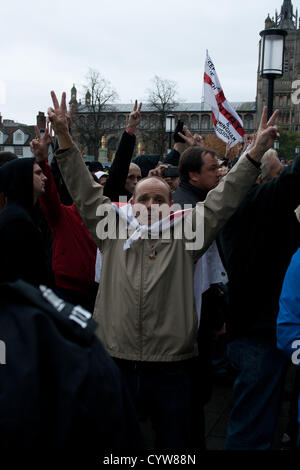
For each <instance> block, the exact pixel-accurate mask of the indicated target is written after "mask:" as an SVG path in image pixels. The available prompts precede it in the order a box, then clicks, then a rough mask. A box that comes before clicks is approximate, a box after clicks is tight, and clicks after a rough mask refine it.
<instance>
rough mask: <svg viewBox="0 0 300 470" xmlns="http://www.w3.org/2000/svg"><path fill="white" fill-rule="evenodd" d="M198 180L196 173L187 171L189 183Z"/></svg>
mask: <svg viewBox="0 0 300 470" xmlns="http://www.w3.org/2000/svg"><path fill="white" fill-rule="evenodd" d="M198 178H199V173H198V171H189V180H190V181H197V180H198Z"/></svg>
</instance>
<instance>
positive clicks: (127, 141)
mask: <svg viewBox="0 0 300 470" xmlns="http://www.w3.org/2000/svg"><path fill="white" fill-rule="evenodd" d="M141 107H142V103H140V104H139V106H138V103H137V100H136V101H135V104H134V108H133V111H132V112H131V113H130V115H129V120H128V124H127V127H126V131H125V132H124V133H123V135H122V137H121V141H120V143H119V146H118V150H117V152H116V155H115V158H114V161H113V162H112V165H111V167H110V171H109V177H108V179H107V181H106V184H105V187H104V195H105V196H107V197H109V198H110V200H111V201H118V199H119V196H122V195H124V194H126V192H125V183H126V178H127V175H128V171H129V166H130V162H131V159H132V155H133V151H134V146H135V140H136V137H135V132H136V129H137V126H138V125H139V123H140V122H141Z"/></svg>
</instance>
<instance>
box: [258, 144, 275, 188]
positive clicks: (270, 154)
mask: <svg viewBox="0 0 300 470" xmlns="http://www.w3.org/2000/svg"><path fill="white" fill-rule="evenodd" d="M278 161H280V160H279V158H278V153H277V152H276V150H274V149H269V150H267V151H266V153H265V154H264V155H263V157H262V159H261V174H260V179H261V181H264V180H268V179H269V177H270V170H271V166H272V163H274V162H276V163H278Z"/></svg>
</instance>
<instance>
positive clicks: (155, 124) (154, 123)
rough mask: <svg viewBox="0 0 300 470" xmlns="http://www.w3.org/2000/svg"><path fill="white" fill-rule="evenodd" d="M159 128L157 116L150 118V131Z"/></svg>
mask: <svg viewBox="0 0 300 470" xmlns="http://www.w3.org/2000/svg"><path fill="white" fill-rule="evenodd" d="M157 128H158V121H157V117H156V116H151V117H150V129H157Z"/></svg>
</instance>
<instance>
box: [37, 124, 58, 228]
mask: <svg viewBox="0 0 300 470" xmlns="http://www.w3.org/2000/svg"><path fill="white" fill-rule="evenodd" d="M35 132H36V136H37V137H36V139H33V140H32V141H31V142H30V147H31V151H32V153H33V155H34V156H35V159H36V162H37V163H38V164H39V165H40V167H41V169H42V171H43V173H44V175H45V176H47V181H46V190H45V193H44V194H43V195H42V196H41V197H40V198H39V202H40V205H41V209H42V211H43V213H44V215H45V217H46V220H47V222H48V224H49V226H50V227H51V228H52V229H53V228H55V226H56V225H57V223H58V221H59V219H60V217H61V202H60V198H59V194H58V191H57V188H56V185H55V182H54V178H53V175H52V171H51V168H50V166H49V165H48V151H49V145H50V144H51V130H50V128H49V124H48V125H47V127H46V129H45V133H44V135H43V137H41V134H40V130H39V128H38V127H37V126H35Z"/></svg>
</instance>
